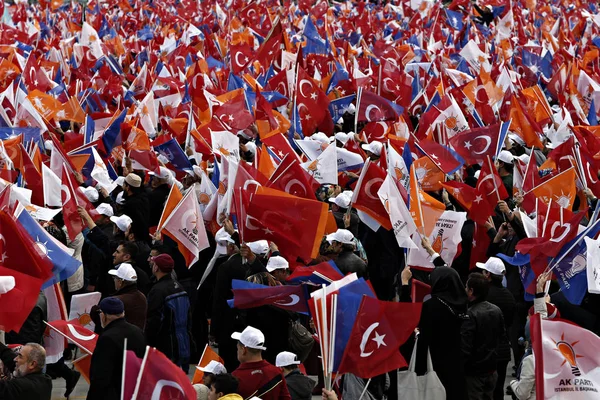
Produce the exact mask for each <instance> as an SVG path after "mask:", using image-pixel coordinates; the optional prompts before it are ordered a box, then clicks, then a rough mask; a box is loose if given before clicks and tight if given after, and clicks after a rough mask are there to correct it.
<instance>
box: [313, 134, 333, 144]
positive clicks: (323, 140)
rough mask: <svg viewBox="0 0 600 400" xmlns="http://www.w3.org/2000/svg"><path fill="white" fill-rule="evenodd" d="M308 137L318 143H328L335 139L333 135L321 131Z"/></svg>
mask: <svg viewBox="0 0 600 400" xmlns="http://www.w3.org/2000/svg"><path fill="white" fill-rule="evenodd" d="M309 139H310V140H314V141H316V142H320V143H330V142H331V141H333V140H335V138H334V137H329V136H327V135H326V134H324V133H323V132H317V133H313V134H312V135H311V136H309Z"/></svg>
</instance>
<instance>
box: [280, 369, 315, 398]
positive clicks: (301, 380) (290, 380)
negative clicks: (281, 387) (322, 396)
mask: <svg viewBox="0 0 600 400" xmlns="http://www.w3.org/2000/svg"><path fill="white" fill-rule="evenodd" d="M285 383H287V387H288V391H289V392H290V396H292V400H311V399H312V390H313V388H314V387H315V385H316V384H317V382H315V381H313V380H312V379H310V378H309V377H308V376H306V375H302V374H301V373H300V371H298V370H294V371H292V372H290V373H289V374H287V375H286V377H285Z"/></svg>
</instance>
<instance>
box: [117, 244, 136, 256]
mask: <svg viewBox="0 0 600 400" xmlns="http://www.w3.org/2000/svg"><path fill="white" fill-rule="evenodd" d="M119 246H122V247H123V252H124V253H126V254H129V257H130V258H131V260H132V261H133V260H135V258H136V257H137V255H138V252H139V249H138V247H137V244H135V243H134V242H121V243H119Z"/></svg>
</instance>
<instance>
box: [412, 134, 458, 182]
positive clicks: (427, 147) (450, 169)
mask: <svg viewBox="0 0 600 400" xmlns="http://www.w3.org/2000/svg"><path fill="white" fill-rule="evenodd" d="M415 146H416V147H417V148H418V149H419V150H420V151H421V152H422V153H423V154H424V155H426V156H427V157H428V158H429V159H430V160H431V161H432V162H433V163H434V164H435V165H436V166H437V167H438V168H439V169H440V170H442V171H443V172H444V173H445V174H447V175H451V174H453V173H455V172H456V171H457V170H458V169H459V168H460V167H462V165H463V164H464V162H463V161H459V160H457V159H456V157H455V156H454V154H453V153H452V152H451V151H450V150H448V148H447V147H446V146H443V145H441V144H439V143H437V142H434V141H433V140H420V141H418V142H417V141H415Z"/></svg>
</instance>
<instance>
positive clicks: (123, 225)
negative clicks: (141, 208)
mask: <svg viewBox="0 0 600 400" xmlns="http://www.w3.org/2000/svg"><path fill="white" fill-rule="evenodd" d="M110 220H111V221H112V222H114V223H115V225H116V226H117V228H119V230H120V231H122V232H125V231H126V230H127V229H128V228H129V226H131V223H132V222H133V221H132V219H131V218H129V217H128V216H127V215H125V214H123V215H121V216H120V217H115V216H112V217H110Z"/></svg>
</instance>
